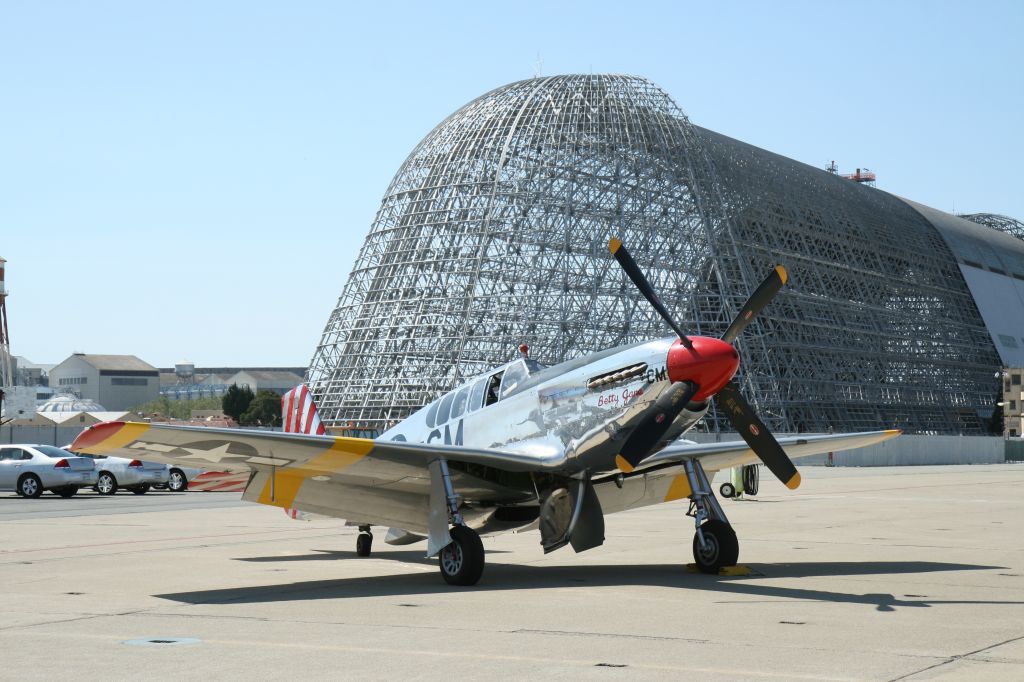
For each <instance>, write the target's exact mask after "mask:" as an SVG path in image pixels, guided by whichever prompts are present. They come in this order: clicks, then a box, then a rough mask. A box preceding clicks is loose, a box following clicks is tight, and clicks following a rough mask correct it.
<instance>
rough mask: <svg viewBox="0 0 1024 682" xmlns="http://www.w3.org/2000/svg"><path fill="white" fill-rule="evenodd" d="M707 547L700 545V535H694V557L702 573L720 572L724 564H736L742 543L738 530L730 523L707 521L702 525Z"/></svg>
mask: <svg viewBox="0 0 1024 682" xmlns="http://www.w3.org/2000/svg"><path fill="white" fill-rule="evenodd" d="M700 529H701V532H702V533H703V535H704V542H705V545H706V546H705V547H703V548H702V547H701V546H700V537H698V535H697V534H696V533H694V535H693V559H694V561H696V562H697V568H699V569H700V572H701V573H718V571H719V569H720V568H722V567H723V566H735V565H736V560H737V559H738V558H739V555H740V544H739V541H738V540H737V539H736V532H735V531H734V530H733V529H732V526H730V525H729V524H728V523H723V522H722V521H715V520H714V519H712V520H710V521H705V522H704V525H702V526H701V527H700Z"/></svg>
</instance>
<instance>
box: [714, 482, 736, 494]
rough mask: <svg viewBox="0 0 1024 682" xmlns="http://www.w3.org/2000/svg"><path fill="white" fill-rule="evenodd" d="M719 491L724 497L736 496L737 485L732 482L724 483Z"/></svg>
mask: <svg viewBox="0 0 1024 682" xmlns="http://www.w3.org/2000/svg"><path fill="white" fill-rule="evenodd" d="M718 492H719V494H720V495H721V496H722V497H736V486H734V485H733V484H732V483H723V484H722V485H721V486H719V488H718Z"/></svg>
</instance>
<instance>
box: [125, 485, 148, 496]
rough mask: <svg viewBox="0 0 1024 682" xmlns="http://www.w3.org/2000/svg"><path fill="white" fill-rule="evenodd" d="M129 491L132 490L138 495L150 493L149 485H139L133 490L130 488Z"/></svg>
mask: <svg viewBox="0 0 1024 682" xmlns="http://www.w3.org/2000/svg"><path fill="white" fill-rule="evenodd" d="M129 490H131V491H132V492H133V493H135V494H136V495H145V494H146V493H148V492H149V484H148V483H143V484H142V485H137V486H135V487H133V488H129Z"/></svg>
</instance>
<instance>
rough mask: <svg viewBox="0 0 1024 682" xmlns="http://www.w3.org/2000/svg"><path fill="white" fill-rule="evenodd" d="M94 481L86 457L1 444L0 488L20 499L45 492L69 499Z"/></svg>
mask: <svg viewBox="0 0 1024 682" xmlns="http://www.w3.org/2000/svg"><path fill="white" fill-rule="evenodd" d="M96 480H97V471H96V469H95V468H94V467H93V461H92V460H91V459H89V458H88V457H76V456H74V455H72V454H71V453H69V452H66V451H64V450H61V449H60V448H56V447H53V446H52V445H23V444H17V445H0V489H6V490H11V489H13V490H15V491H16V492H17V493H18V494H19V495H21V496H22V497H39V496H40V495H42V494H43V491H44V490H49V491H51V492H52V493H54V494H56V495H60V496H61V497H71V496H73V495H74V494H75V493H77V492H78V489H79V488H83V487H89V486H92V485H95V484H96Z"/></svg>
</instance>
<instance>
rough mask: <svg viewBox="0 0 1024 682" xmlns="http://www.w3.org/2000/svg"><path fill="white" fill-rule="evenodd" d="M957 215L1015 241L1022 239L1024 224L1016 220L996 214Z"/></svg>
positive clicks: (1023, 236)
mask: <svg viewBox="0 0 1024 682" xmlns="http://www.w3.org/2000/svg"><path fill="white" fill-rule="evenodd" d="M959 215H960V217H961V218H963V219H964V220H970V221H971V222H972V223H978V224H979V225H984V226H985V227H991V228H993V229H995V230H999V231H1000V232H1005V233H1006V234H1010V235H1013V236H1014V237H1016V238H1017V239H1024V223H1022V222H1021V221H1019V220H1017V219H1016V218H1011V217H1010V216H1005V215H998V214H996V213H967V214H964V213H961V214H959Z"/></svg>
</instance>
